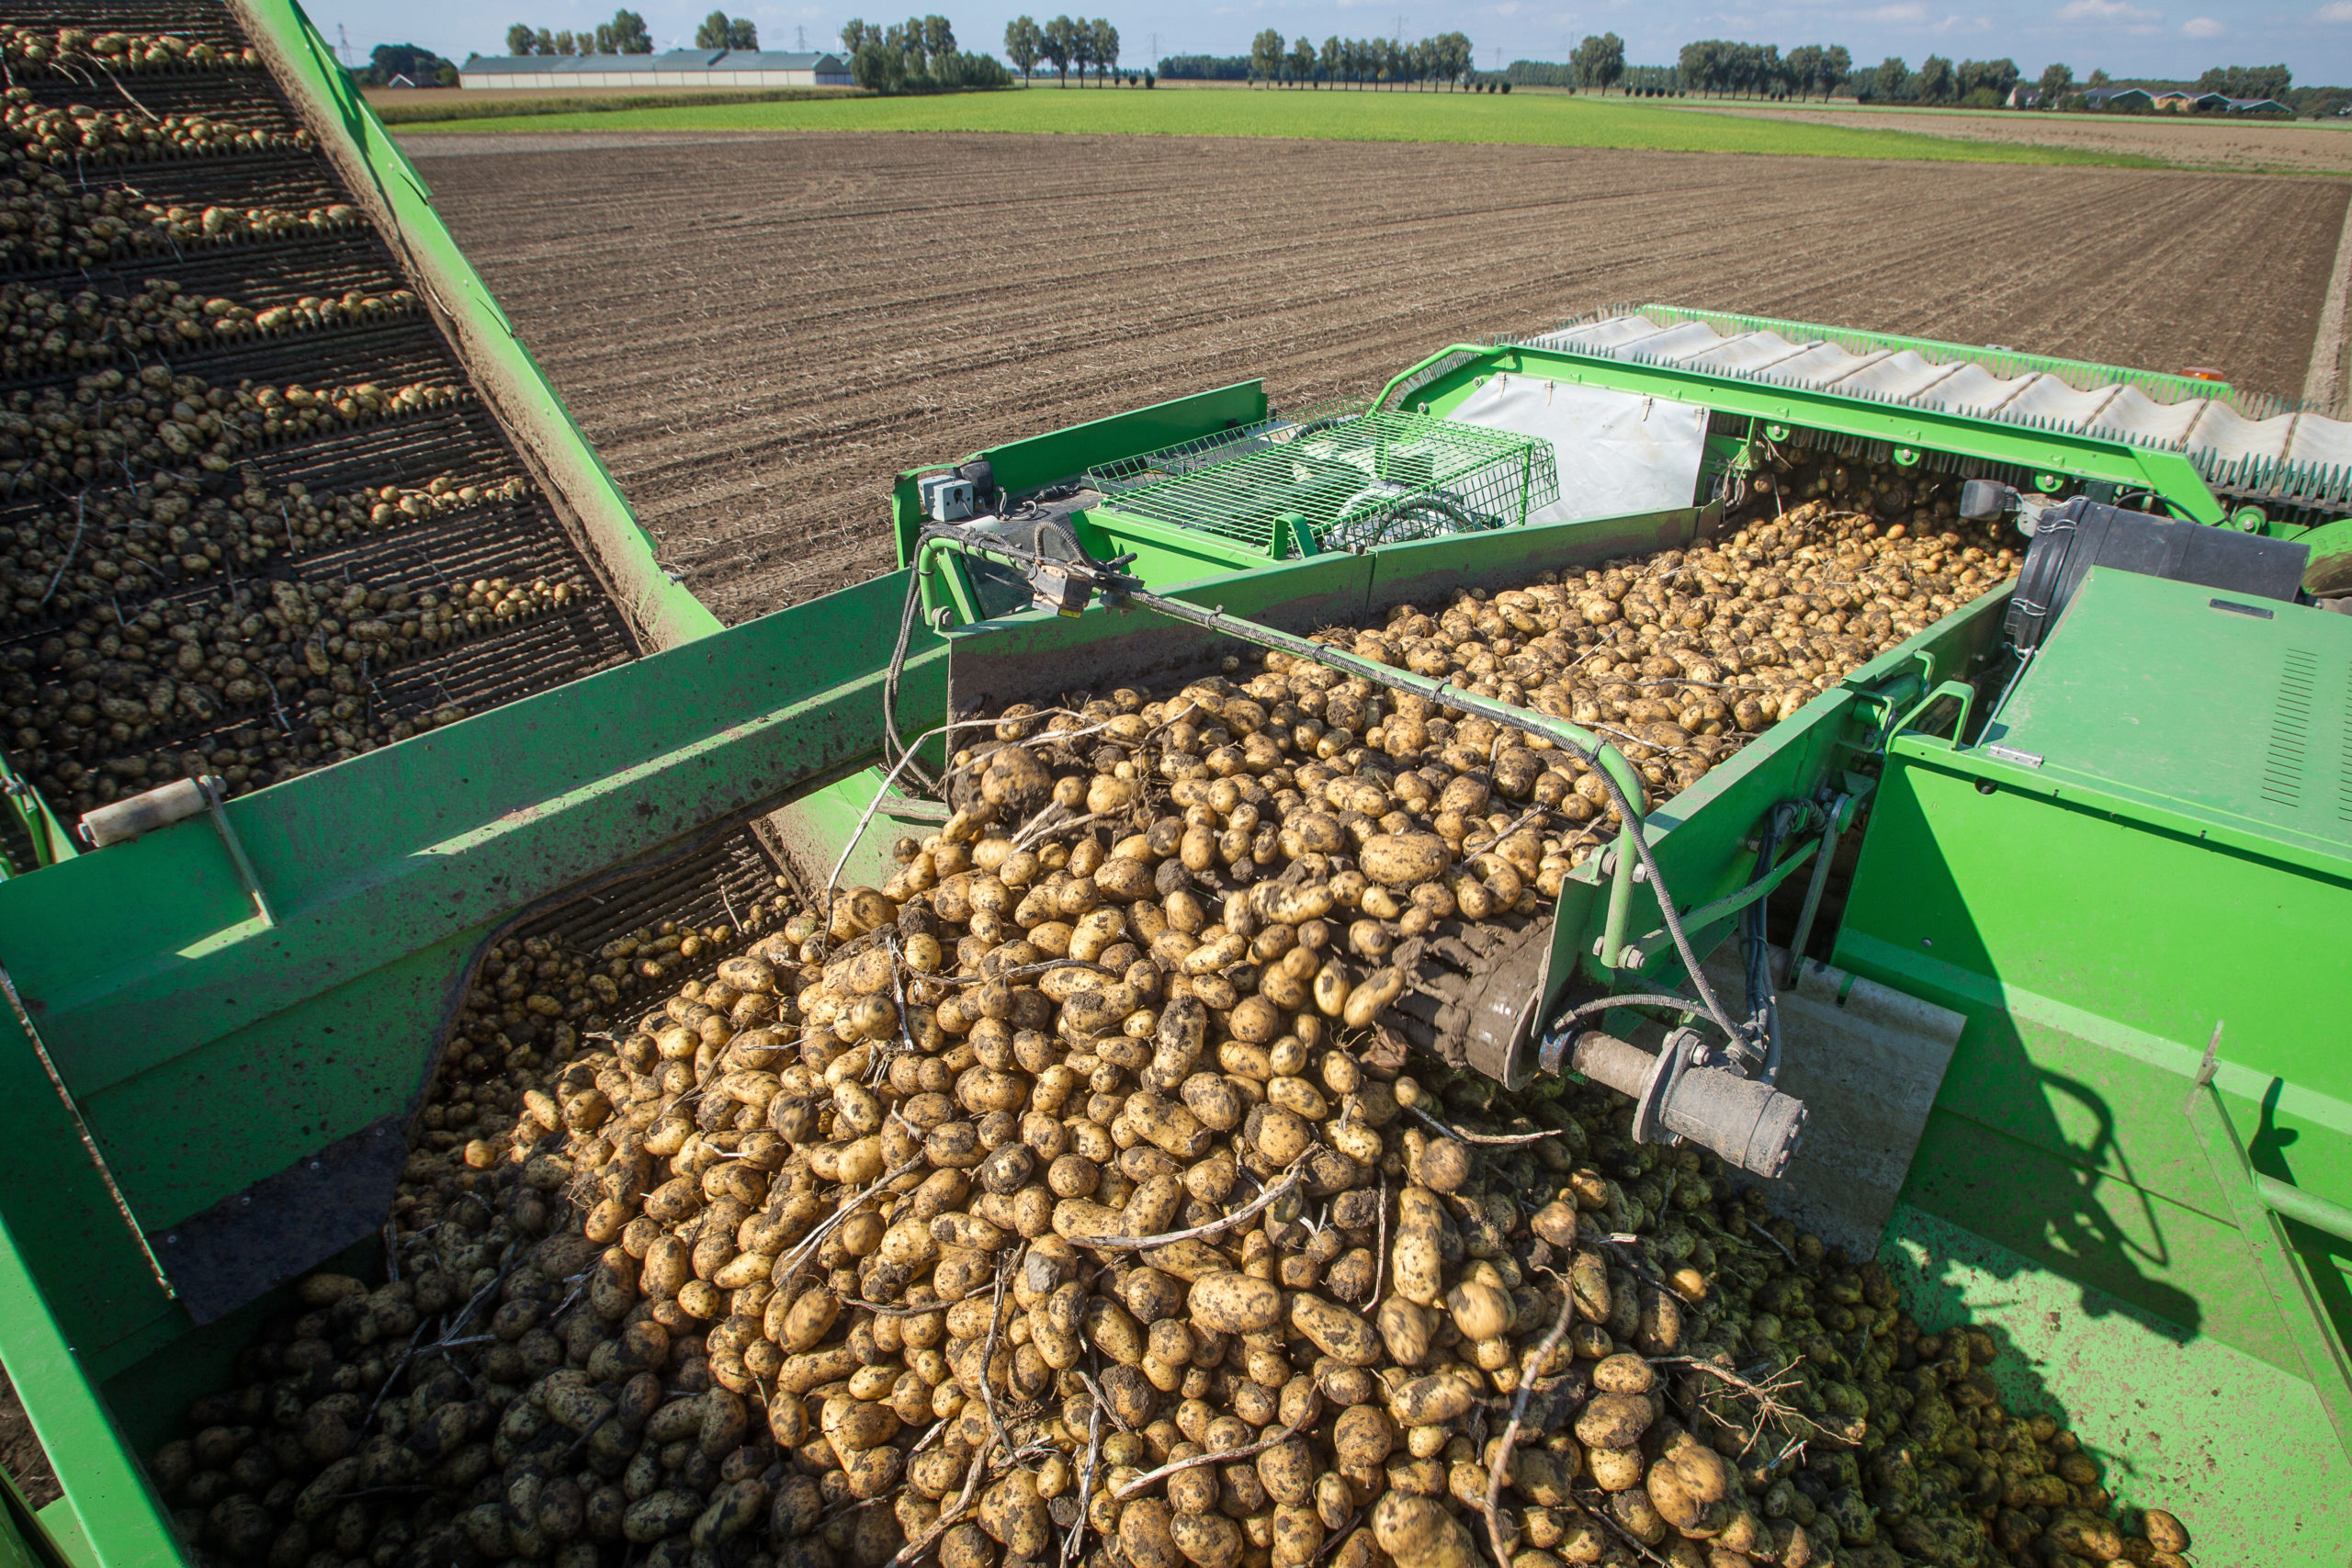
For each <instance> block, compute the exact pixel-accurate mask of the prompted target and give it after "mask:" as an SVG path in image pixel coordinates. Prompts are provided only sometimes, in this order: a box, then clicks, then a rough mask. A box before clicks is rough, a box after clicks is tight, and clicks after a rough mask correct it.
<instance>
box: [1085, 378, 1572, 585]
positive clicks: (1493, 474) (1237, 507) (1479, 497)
mask: <svg viewBox="0 0 2352 1568" xmlns="http://www.w3.org/2000/svg"><path fill="white" fill-rule="evenodd" d="M1086 479H1087V482H1088V483H1089V484H1091V485H1092V486H1093V487H1094V488H1095V489H1096V490H1098V491H1102V492H1103V496H1104V498H1105V500H1106V502H1107V503H1108V509H1109V510H1110V511H1113V512H1116V513H1124V514H1125V515H1127V516H1131V517H1141V518H1148V519H1150V520H1152V521H1154V522H1159V523H1165V524H1169V525H1173V526H1175V527H1179V528H1189V529H1194V530H1197V531H1199V532H1202V533H1206V534H1214V535H1216V536H1219V537H1221V538H1226V539H1231V540H1235V541H1237V542H1238V543H1242V544H1246V545H1249V546H1250V547H1254V548H1258V549H1262V550H1265V551H1266V552H1267V553H1268V554H1270V555H1272V556H1275V557H1278V558H1280V557H1289V556H1299V555H1305V554H1308V553H1311V551H1313V550H1334V549H1358V548H1363V547H1367V546H1371V545H1385V544H1394V543H1397V542H1398V541H1400V540H1405V539H1420V538H1429V537H1431V536H1436V535H1440V534H1460V533H1476V532H1480V531H1483V530H1486V529H1490V528H1507V527H1510V526H1513V525H1518V524H1520V523H1523V522H1525V521H1526V520H1527V514H1528V513H1529V512H1530V511H1532V510H1533V509H1535V508H1537V507H1541V506H1545V505H1548V504H1550V503H1551V502H1554V501H1555V500H1557V499H1558V497H1559V493H1560V483H1559V477H1558V474H1557V472H1556V471H1555V466H1554V463H1553V458H1552V447H1551V445H1550V443H1548V442H1544V441H1539V440H1536V439H1533V438H1532V437H1530V436H1525V435H1516V434H1511V433H1510V432H1508V431H1499V430H1487V429H1484V428H1481V427H1479V426H1476V425H1469V424H1456V423H1453V422H1452V421H1450V420H1444V419H1436V418H1432V417H1430V416H1429V415H1427V414H1419V413H1408V412H1403V411H1400V410H1383V411H1376V412H1370V413H1367V412H1362V411H1361V410H1359V409H1356V408H1353V407H1347V408H1341V409H1329V408H1327V409H1317V410H1309V411H1307V412H1306V413H1304V414H1299V415H1295V416H1292V417H1289V418H1284V419H1275V420H1268V421H1266V422H1265V423H1261V424H1254V425H1250V426H1247V427H1245V428H1241V429H1237V430H1228V431H1221V432H1219V433H1218V434H1215V435H1210V436H1204V437H1202V438H1201V439H1199V440H1196V441H1190V442H1186V443H1184V444H1182V446H1169V447H1163V448H1162V449H1161V450H1159V451H1157V452H1151V453H1147V454H1146V455H1144V456H1143V457H1128V458H1124V459H1122V460H1121V461H1119V462H1116V463H1111V464H1107V465H1105V466H1103V467H1102V468H1093V469H1090V470H1089V471H1088V473H1087V476H1086ZM1302 535H1303V536H1306V547H1302V544H1301V536H1302Z"/></svg>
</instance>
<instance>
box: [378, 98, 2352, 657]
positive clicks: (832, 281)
mask: <svg viewBox="0 0 2352 1568" xmlns="http://www.w3.org/2000/svg"><path fill="white" fill-rule="evenodd" d="M408 146H409V150H410V151H411V152H412V153H413V154H414V155H417V156H419V157H420V158H421V159H423V160H424V172H425V174H426V175H427V177H428V178H429V179H430V181H431V182H432V184H433V186H434V189H435V197H436V201H437V205H438V207H439V209H440V210H441V212H442V213H443V214H444V216H445V217H446V218H447V221H448V223H449V225H450V227H451V228H452V229H453V230H454V231H455V232H456V234H457V237H458V241H459V243H461V244H463V245H464V247H465V249H466V251H467V253H468V254H469V256H470V258H471V259H472V260H473V262H474V263H475V265H477V266H478V267H480V268H481V272H482V273H483V275H484V276H486V277H487V278H488V280H489V282H490V285H491V288H492V290H493V291H494V292H495V293H496V295H497V297H498V299H499V300H500V303H501V304H502V305H503V307H504V308H505V310H507V312H508V314H509V315H510V316H511V317H512V318H513V320H514V321H515V324H516V325H517V327H518V328H519V329H520V331H521V333H522V334H523V337H524V339H525V341H526V343H528V344H529V345H530V347H531V349H532V351H533V352H534V353H535V354H537V356H538V358H539V361H540V363H541V364H542V365H544V366H545V367H547V369H548V372H549V374H550V375H551V376H552V377H553V378H554V380H555V382H556V384H557V386H558V387H559V388H560V389H561V391H562V392H563V394H564V396H565V398H566V399H567V400H569V402H570V404H571V409H572V412H574V414H575V415H576V416H577V417H578V418H579V420H580V421H581V423H582V426H583V427H584V428H585V430H586V432H587V434H588V436H589V438H590V439H591V440H592V441H593V442H594V444H595V445H596V446H597V448H598V450H599V451H600V452H601V453H602V454H603V456H604V458H605V462H606V463H607V464H609V465H610V466H611V468H612V469H613V471H614V472H615V474H616V476H617V477H618V478H619V480H620V482H621V485H622V488H623V489H624V490H625V491H627V492H628V496H629V498H630V500H631V501H632V502H633V503H634V504H635V505H636V507H637V508H638V510H639V514H640V516H641V517H642V518H643V519H644V520H645V522H646V523H647V524H648V525H649V526H650V528H651V529H652V530H653V532H654V533H655V535H656V536H658V537H659V539H660V540H661V542H662V551H663V559H664V561H665V563H666V564H667V565H668V566H669V567H670V569H671V570H673V571H675V572H677V573H678V574H680V576H681V577H683V578H684V581H686V583H687V585H688V586H689V587H690V588H692V590H693V591H694V592H695V593H696V594H697V595H698V596H700V597H701V598H702V599H703V600H704V602H705V603H707V604H710V605H711V606H712V608H713V609H714V610H716V611H717V612H718V614H719V615H721V616H723V617H724V618H726V619H727V620H729V621H730V622H731V621H740V620H742V619H745V618H747V617H749V616H752V615H758V614H762V613H763V612H765V611H769V610H774V609H778V608H781V607H783V606H784V605H786V604H796V603H798V602H800V601H802V600H805V599H809V598H813V597H815V596H816V595H818V594H820V593H824V592H831V590H833V589H836V588H839V587H842V586H843V585H845V584H847V583H850V582H854V581H860V580H862V579H864V578H865V577H867V576H869V575H871V574H873V573H875V572H876V571H878V570H884V569H885V568H887V567H888V564H889V560H890V554H889V540H888V530H887V528H886V527H885V517H886V505H887V496H888V484H889V480H890V477H891V475H892V474H893V473H894V472H896V471H897V470H899V469H900V468H908V467H910V466H913V465H915V464H917V463H922V462H928V461H936V460H939V459H942V458H953V457H959V456H961V455H963V454H964V453H966V452H967V451H969V450H971V449H973V448H976V447H978V446H981V445H982V444H984V443H989V442H994V441H1001V440H1005V439H1009V438H1012V437H1014V436H1019V435H1026V434H1034V433H1036V432H1040V431H1046V430H1051V429H1055V428H1057V427H1058V426H1062V425H1066V424H1069V423H1075V422H1078V421H1080V420H1085V419H1090V418H1095V417H1099V416H1102V415H1104V414H1109V413H1114V412H1119V411H1121V410H1124V409H1129V408H1134V407H1136V406H1138V405H1141V404H1146V403H1150V402H1154V401H1157V400H1161V399H1166V398H1171V397H1177V396H1180V395H1182V394H1185V393H1189V392H1193V391H1197V390H1200V389H1204V388H1207V387H1213V386H1217V385H1220V384H1222V383H1225V382H1228V381H1234V380H1239V379H1242V378H1249V377H1252V376H1263V377H1265V378H1266V380H1267V384H1268V389H1269V390H1270V391H1271V392H1272V395H1273V397H1274V398H1275V400H1276V401H1277V403H1283V402H1293V403H1295V402H1298V401H1302V400H1306V399H1310V398H1316V397H1320V396H1325V395H1328V394H1331V393H1334V392H1341V391H1355V390H1365V391H1369V390H1370V389H1374V388H1375V387H1376V386H1377V385H1378V384H1379V383H1380V381H1381V380H1383V379H1384V378H1386V377H1387V376H1388V375H1390V374H1392V373H1394V372H1395V371H1397V370H1398V369H1400V368H1402V367H1405V366H1407V365H1408V364H1410V363H1411V362H1412V361H1414V360H1416V359H1418V358H1419V357H1420V356H1421V355H1424V354H1426V353H1428V352H1430V350H1432V349H1434V348H1436V347H1439V346H1441V345H1442V344H1446V343H1448V342H1452V341H1455V340H1458V339H1461V338H1464V337H1472V336H1477V335H1482V334H1485V333H1493V332H1526V331H1532V330H1537V329H1541V328H1544V327H1547V326H1551V325H1554V324H1556V323H1557V322H1558V321H1561V320H1563V319H1565V318H1567V317H1569V316H1572V315H1575V314H1577V313H1578V312H1581V311H1583V310H1588V309H1590V308H1592V307H1595V306H1598V305H1602V304H1611V303H1625V302H1635V303H1638V302H1641V301H1645V300H1659V301H1664V302H1670V303H1676V304H1686V305H1694V306H1703V307H1710V308H1715V309H1724V310H1747V311H1756V312H1761V313H1768V314H1774V315H1784V316H1791V317H1794V318H1797V319H1800V320H1812V321H1831V322H1838V323H1846V324H1851V325H1856V326H1867V327H1871V328H1875V329H1879V330H1883V331H1890V332H1899V333H1918V334H1922V335H1925V336H1928V337H1935V338H1942V339H1948V340H1952V341H1957V342H1962V343H1991V344H2008V345H2012V346H2015V347H2018V348H2021V349H2029V350H2031V351H2034V352H2038V353H2044V354H2055V355H2073V356H2077V357H2081V358H2086V359H2094V360H2100V361H2105V362H2111V363H2120V364H2126V365H2134V366H2143V367H2149V368H2153V369H2160V370H2175V369H2178V368H2180V367H2184V366H2189V365H2198V366H2215V367H2222V368H2223V369H2224V370H2225V372H2226V373H2227V374H2229V375H2230V377H2231V378H2233V379H2234V380H2235V381H2236V382H2237V383H2238V384H2239V385H2241V386H2244V387H2247V388H2250V389H2257V390H2270V391H2281V392H2286V393H2290V394H2291V393H2293V392H2295V391H2297V390H2299V389H2301V386H2302V384H2303V379H2304V373H2305V368H2306V363H2307V361H2308V359H2309V357H2310V355H2311V345H2312V337H2313V333H2314V330H2315V327H2316V326H2317V323H2318V321H2319V316H2320V308H2321V295H2322V293H2323V290H2324V285H2325V282H2326V279H2327V277H2328V275H2329V271H2330V268H2331V266H2332V265H2333V263H2334V260H2335V250H2336V242H2337V239H2338V236H2339V233H2340V231H2341V230H2342V227H2343V223H2344V219H2345V210H2346V187H2345V186H2342V185H2340V184H2337V183H2335V182H2332V181H2329V182H2322V181H2314V180H2290V179H2268V178H2256V177H2246V176H2232V175H2183V174H2178V173H2172V172H2143V171H2138V170H2109V169H2049V168H2026V167H2018V166H2013V165H1996V164H1985V165H1976V164H1897V163H1885V164H1878V163H1866V162H1855V161H1849V160H1843V159H1839V160H1803V159H1768V158H1756V157H1742V156H1730V155H1720V156H1718V155H1697V154H1679V153H1643V152H1593V151H1587V150H1573V149H1550V148H1536V147H1461V146H1436V145H1426V144H1394V145H1392V144H1377V143H1361V142H1318V141H1228V140H1214V141H1205V140H1191V139H1181V138H1120V137H1102V138H1096V137H1075V136H1069V137H1065V136H989V135H972V136H948V135H911V134H890V133H873V134H859V133H822V132H820V133H801V134H790V133H782V134H779V133H764V134H753V135H748V136H739V137H728V136H713V135H710V134H697V135H694V136H692V137H691V138H679V139H674V140H673V139H667V138H662V137H659V136H649V135H645V134H642V133H630V134H626V135H605V134H600V133H594V132H590V133H582V134H576V135H538V136H526V135H504V134H496V135H493V134H482V135H469V136H464V137H455V136H450V137H433V138H423V137H419V138H413V139H411V141H410V142H409V143H408Z"/></svg>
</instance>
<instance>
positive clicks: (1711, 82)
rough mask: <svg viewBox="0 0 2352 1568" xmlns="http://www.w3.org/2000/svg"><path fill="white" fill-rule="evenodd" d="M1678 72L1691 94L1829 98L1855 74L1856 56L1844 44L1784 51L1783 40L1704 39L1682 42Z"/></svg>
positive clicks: (1683, 87)
mask: <svg viewBox="0 0 2352 1568" xmlns="http://www.w3.org/2000/svg"><path fill="white" fill-rule="evenodd" d="M1676 71H1677V73H1678V75H1679V78H1680V81H1681V87H1682V90H1683V91H1684V92H1687V93H1705V94H1711V95H1713V96H1716V97H1725V96H1731V97H1756V98H1788V97H1793V98H1809V97H1812V96H1814V95H1815V94H1816V93H1818V94H1819V95H1820V96H1823V97H1825V98H1826V97H1828V96H1830V95H1831V94H1832V93H1835V92H1836V91H1837V90H1838V88H1839V87H1840V86H1842V85H1845V84H1846V82H1847V81H1848V80H1849V79H1850V78H1851V77H1852V75H1853V73H1854V57H1853V55H1852V53H1851V52H1850V51H1848V50H1847V48H1846V46H1845V45H1843V44H1829V45H1826V46H1824V45H1822V44H1817V43H1808V44H1803V45H1800V46H1799V47H1797V48H1795V49H1792V50H1791V51H1789V52H1788V53H1787V54H1785V55H1783V54H1782V53H1781V49H1780V46H1779V45H1778V44H1770V43H1765V44H1756V43H1740V42H1737V41H1735V40H1733V39H1700V40H1699V41H1698V42H1696V43H1686V44H1684V45H1683V46H1682V53H1681V56H1680V58H1679V60H1678V61H1677V62H1676Z"/></svg>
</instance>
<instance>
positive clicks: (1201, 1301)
mask: <svg viewBox="0 0 2352 1568" xmlns="http://www.w3.org/2000/svg"><path fill="white" fill-rule="evenodd" d="M1186 1303H1187V1305H1188V1306H1189V1307H1190V1309H1191V1311H1192V1314H1193V1321H1195V1322H1197V1323H1198V1324H1199V1325H1201V1326H1202V1327H1204V1328H1205V1329H1207V1330H1208V1331H1209V1332H1210V1333H1212V1334H1250V1333H1254V1332H1256V1331H1258V1330H1260V1329H1265V1328H1272V1326H1273V1325H1275V1324H1277V1323H1279V1322H1281V1321H1282V1314H1283V1295H1282V1292H1281V1291H1280V1290H1279V1289H1277V1288H1276V1287H1275V1286H1274V1284H1273V1282H1272V1281H1271V1280H1253V1279H1251V1278H1250V1277H1249V1276H1248V1275H1246V1274H1236V1273H1230V1272H1225V1273H1215V1274H1204V1275H1203V1276H1202V1277H1201V1278H1199V1279H1198V1280H1194V1281H1193V1288H1192V1291H1191V1292H1190V1293H1189V1295H1188V1296H1187V1297H1186Z"/></svg>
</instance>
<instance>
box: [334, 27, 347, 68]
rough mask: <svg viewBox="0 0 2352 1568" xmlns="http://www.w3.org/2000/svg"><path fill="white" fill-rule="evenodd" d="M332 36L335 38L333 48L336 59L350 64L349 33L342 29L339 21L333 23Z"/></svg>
mask: <svg viewBox="0 0 2352 1568" xmlns="http://www.w3.org/2000/svg"><path fill="white" fill-rule="evenodd" d="M334 36H335V39H336V43H335V50H334V57H335V59H336V61H337V62H339V63H341V64H345V65H348V64H350V63H351V35H350V34H349V33H348V32H345V30H344V26H343V24H342V23H341V22H337V23H336V24H335V25H334Z"/></svg>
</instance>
